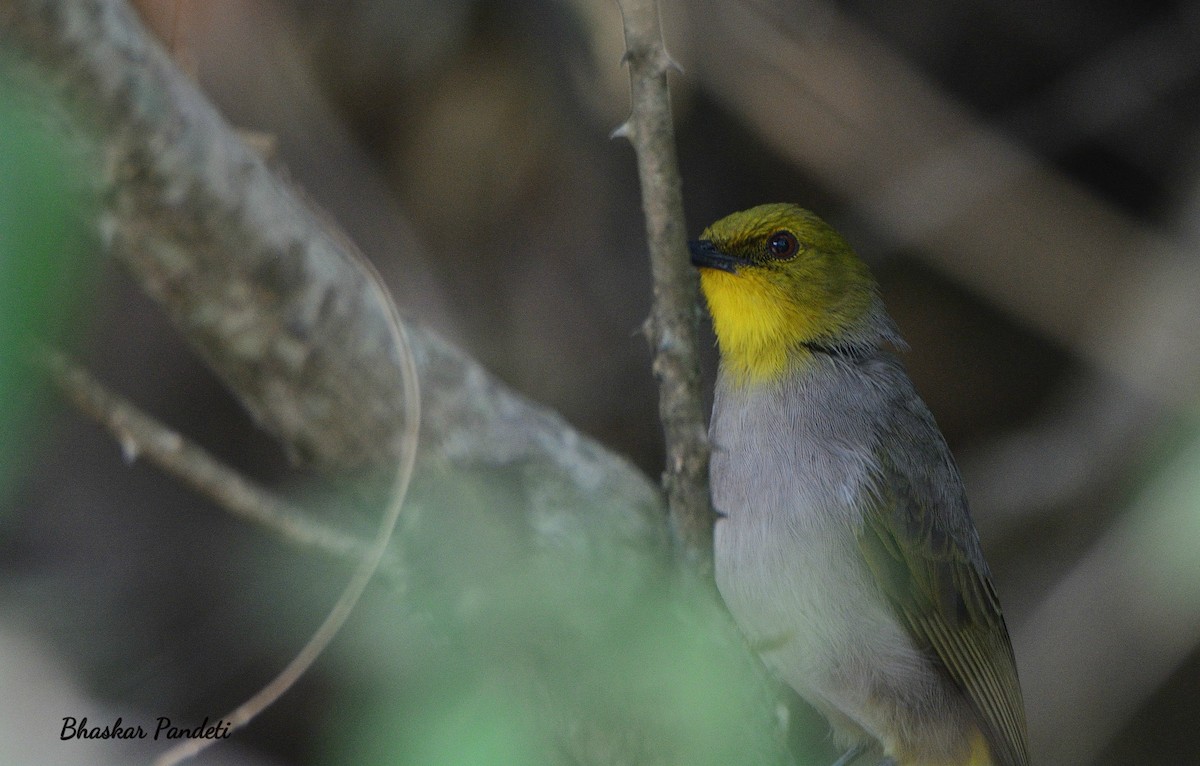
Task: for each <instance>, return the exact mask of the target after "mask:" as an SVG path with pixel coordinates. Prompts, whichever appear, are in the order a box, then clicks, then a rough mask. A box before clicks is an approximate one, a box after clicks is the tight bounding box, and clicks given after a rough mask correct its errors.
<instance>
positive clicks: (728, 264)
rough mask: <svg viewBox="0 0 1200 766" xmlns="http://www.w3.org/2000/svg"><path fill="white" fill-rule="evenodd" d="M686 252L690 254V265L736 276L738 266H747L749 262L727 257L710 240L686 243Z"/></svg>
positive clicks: (733, 256) (743, 259)
mask: <svg viewBox="0 0 1200 766" xmlns="http://www.w3.org/2000/svg"><path fill="white" fill-rule="evenodd" d="M688 251H690V252H691V254H692V265H693V266H695V267H697V268H701V269H720V270H721V271H728V272H729V273H730V274H736V273H737V268H738V266H747V265H749V264H750V261H748V260H746V259H745V258H738V257H737V256H736V255H728V254H726V253H722V252H721V251H720V250H718V249H717V246H716V245H714V244H713V243H712V242H711V241H710V240H707V239H694V240H692V241H691V242H688Z"/></svg>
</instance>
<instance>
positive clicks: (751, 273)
mask: <svg viewBox="0 0 1200 766" xmlns="http://www.w3.org/2000/svg"><path fill="white" fill-rule="evenodd" d="M689 247H690V249H691V251H692V262H693V263H694V264H695V265H696V266H698V267H699V268H700V286H701V289H702V290H703V292H704V297H705V300H706V301H707V302H708V309H709V312H710V313H711V314H712V318H713V329H714V330H715V331H716V334H717V342H718V345H719V346H720V350H721V361H722V364H723V366H724V368H725V371H726V373H727V374H728V375H730V376H732V379H733V380H734V381H735V382H736V383H738V384H740V385H751V384H758V383H765V382H770V381H773V380H778V379H779V378H780V377H782V376H783V375H784V374H786V373H787V372H788V371H789V370H791V369H792V368H793V367H794V366H795V365H797V364H801V363H803V362H804V361H805V360H806V359H808V358H810V357H811V355H812V353H813V349H814V347H837V348H843V347H853V346H856V345H860V344H870V345H875V344H877V343H878V342H879V341H880V340H894V339H895V337H894V331H892V330H891V329H890V328H891V324H890V321H889V320H888V319H887V318H886V315H884V314H883V311H882V307H881V306H880V304H879V300H878V298H877V296H876V287H875V281H874V280H873V279H872V278H871V275H870V272H869V271H868V270H867V267H866V264H864V263H863V262H862V261H861V260H859V258H858V256H856V255H855V254H854V251H853V250H851V249H850V246H849V245H848V244H846V241H845V240H844V239H842V238H841V236H840V235H838V233H837V232H835V231H834V230H833V229H832V228H830V226H829V225H828V224H826V223H825V222H824V221H822V220H821V219H819V218H817V217H816V216H815V215H813V214H812V213H810V212H808V211H807V210H804V209H803V208H800V207H798V206H796V205H790V204H782V203H780V204H771V205H760V206H759V207H755V208H751V209H749V210H745V211H742V212H740V213H734V214H732V215H729V216H726V217H725V218H722V219H721V220H719V221H717V222H716V223H714V224H712V225H711V226H709V227H708V228H707V229H705V230H704V233H703V234H701V239H700V240H699V241H696V242H692V243H690V245H689Z"/></svg>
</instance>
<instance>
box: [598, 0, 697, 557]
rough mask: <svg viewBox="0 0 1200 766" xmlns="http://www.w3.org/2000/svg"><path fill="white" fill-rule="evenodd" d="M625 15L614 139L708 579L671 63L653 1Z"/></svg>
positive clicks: (674, 442)
mask: <svg viewBox="0 0 1200 766" xmlns="http://www.w3.org/2000/svg"><path fill="white" fill-rule="evenodd" d="M620 6H621V15H622V18H623V19H624V23H625V49H626V51H625V61H626V63H627V64H628V65H629V82H630V99H631V102H632V111H631V114H630V117H629V120H628V121H627V122H626V123H625V124H624V125H622V126H621V128H619V129H618V130H617V134H618V135H623V136H626V137H628V138H629V140H630V142H631V143H632V144H633V148H634V151H635V152H636V153H637V161H638V176H639V178H640V180H641V185H642V211H643V213H644V214H645V217H646V235H647V240H648V243H649V247H650V268H651V274H652V276H653V279H654V306H653V309H652V313H651V315H650V318H649V319H648V320H647V322H646V330H647V335H648V336H649V338H650V345H651V347H652V348H653V351H654V374H655V377H657V379H658V382H659V398H658V407H659V416H660V418H661V419H662V423H663V431H664V434H665V437H666V448H667V466H666V471H665V473H664V475H663V484H664V485H665V487H666V490H667V504H668V506H669V508H670V513H671V520H672V522H673V524H674V527H675V531H676V533H677V534H678V536H679V539H680V542H681V543H682V545H683V549H684V551H685V554H686V555H687V556H688V557H689V558H691V559H692V560H693V561H694V562H695V563H696V564H697V565H698V567H699V568H700V569H701V570H702V571H711V569H712V527H713V519H714V516H713V511H712V502H711V499H710V496H709V490H708V457H709V446H708V437H707V433H706V430H705V425H704V414H703V412H702V410H701V407H700V402H701V397H700V372H699V369H700V368H699V362H698V355H697V353H696V338H697V315H696V294H697V291H698V286H699V279H698V278H697V276H696V273H695V270H694V269H693V268H692V267H691V265H690V264H689V262H688V257H687V251H686V248H685V239H686V238H685V233H684V220H683V194H682V191H681V184H680V180H679V166H678V162H677V160H676V156H675V133H674V129H673V127H672V124H671V102H670V91H669V89H668V85H667V72H668V71H669V70H670V69H672V68H675V64H674V62H672V61H671V59H670V57H669V56H668V55H667V51H666V47H665V45H664V44H663V37H662V30H661V28H660V23H659V12H658V3H657V2H656V0H622V1H621V2H620Z"/></svg>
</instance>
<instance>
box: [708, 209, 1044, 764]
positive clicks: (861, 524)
mask: <svg viewBox="0 0 1200 766" xmlns="http://www.w3.org/2000/svg"><path fill="white" fill-rule="evenodd" d="M688 249H689V251H690V257H691V261H692V264H693V265H694V266H696V267H698V269H699V276H700V286H701V292H702V293H703V295H704V299H705V302H706V303H707V305H708V310H709V313H710V314H711V317H712V326H713V330H714V333H715V335H716V339H717V347H718V352H719V365H718V372H717V381H716V390H715V394H714V403H713V410H712V417H711V420H710V424H709V435H710V442H711V445H712V456H711V459H710V477H711V491H712V501H713V508H714V511H715V512H716V522H715V524H714V532H713V555H714V572H715V578H716V582H717V587H718V590H719V591H720V594H721V596H722V598H723V600H724V601H725V603H726V605H727V607H728V608H729V611H730V612H731V614H732V615H733V617H734V619H735V621H736V622H737V624H738V625H739V627H740V628H741V630H742V632H743V634H744V635H745V636H746V638H747V640H748V642H749V644H750V645H751V647H753V648H754V649H755V650H757V652H758V654H759V656H760V657H761V658H762V660H763V662H764V664H765V665H766V666H767V667H768V668H769V669H770V670H771V671H772V672H773V673H774V674H775V675H776V676H777V677H778V678H780V679H781V680H782V681H783V682H785V683H786V684H787V685H789V686H791V687H792V688H793V689H794V690H795V691H796V692H797V693H798V694H799V695H800V696H801V697H802V698H803V699H805V700H806V701H807V702H808V703H809V704H811V705H812V706H813V707H814V708H816V709H817V710H818V711H819V712H821V713H822V714H823V715H824V716H825V717H826V718H827V719H828V721H829V723H830V726H831V729H832V734H833V736H834V739H835V742H836V743H837V744H839V745H840V746H842V747H844V748H846V750H845V753H844V755H843V756H842V757H841V758H839V759H838V761H837V763H836V764H835V766H846V764H849V763H852V762H857V760H858V759H859V757H860V756H864V755H871V754H873V755H872V757H876V758H881V760H879V761H878V764H879V766H885V765H886V766H1028V764H1029V755H1028V735H1027V732H1026V721H1025V707H1024V702H1023V699H1022V695H1021V686H1020V682H1019V680H1018V676H1017V668H1016V660H1015V657H1014V654H1013V650H1012V644H1011V641H1010V639H1009V635H1008V629H1007V626H1006V624H1005V621H1004V616H1003V613H1002V611H1001V608H1000V601H999V599H998V597H997V595H996V590H995V587H994V585H993V582H992V577H991V573H990V571H989V569H988V565H987V562H986V561H985V560H984V556H983V552H982V550H981V547H980V541H979V534H978V532H977V530H976V528H975V525H974V522H973V521H972V519H971V516H970V513H969V510H968V507H967V497H966V493H965V490H964V488H963V482H962V479H961V477H960V474H959V471H958V468H957V466H956V464H955V462H954V459H953V457H952V455H951V453H950V449H949V447H948V446H947V444H946V440H945V438H944V437H943V436H942V433H941V431H940V430H939V428H938V426H937V424H936V422H935V421H934V418H933V415H932V414H931V413H930V410H929V408H928V407H927V406H926V405H925V403H924V402H923V401H922V400H921V398H920V396H918V394H917V392H916V390H915V388H914V386H913V383H912V381H911V380H910V378H909V376H908V374H907V372H906V371H905V368H904V367H903V365H902V363H901V361H900V359H899V357H898V355H897V354H898V352H901V351H903V350H905V349H906V348H907V346H906V345H905V344H904V341H903V340H902V339H901V337H900V333H899V330H898V329H897V326H896V324H895V322H894V321H893V320H892V319H891V317H890V316H889V315H888V313H887V311H886V309H885V308H884V305H883V301H882V299H881V297H880V293H879V288H878V284H877V283H876V281H875V279H874V278H873V277H872V275H871V273H870V271H869V270H868V268H867V266H866V264H865V263H864V262H863V261H862V260H861V259H860V258H859V257H858V256H857V255H856V254H855V252H854V250H853V249H852V248H851V247H850V245H849V244H848V243H847V242H846V240H845V239H843V238H842V236H841V235H839V234H838V233H837V232H836V231H835V230H834V229H833V228H832V227H831V226H829V225H828V224H827V223H825V222H824V221H823V220H821V219H820V218H818V217H817V216H816V215H815V214H813V213H811V212H809V211H808V210H805V209H803V208H801V207H799V206H797V205H794V204H787V203H776V204H767V205H760V206H758V207H754V208H751V209H749V210H744V211H742V212H737V213H733V214H731V215H729V216H727V217H725V218H722V219H720V220H718V221H716V222H715V223H713V224H711V225H710V226H709V227H708V228H706V229H705V230H704V231H703V233H702V234H701V236H700V239H699V240H694V241H691V242H689V243H688Z"/></svg>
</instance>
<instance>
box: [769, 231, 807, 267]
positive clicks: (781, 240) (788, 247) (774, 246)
mask: <svg viewBox="0 0 1200 766" xmlns="http://www.w3.org/2000/svg"><path fill="white" fill-rule="evenodd" d="M799 249H800V243H799V242H797V241H796V235H795V234H793V233H791V232H790V231H787V230H783V231H777V232H775V233H774V234H772V235H771V236H769V237H767V252H768V253H770V255H771V257H772V258H778V259H780V260H784V259H787V258H791V257H792V256H793V255H795V254H796V251H797V250H799Z"/></svg>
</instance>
